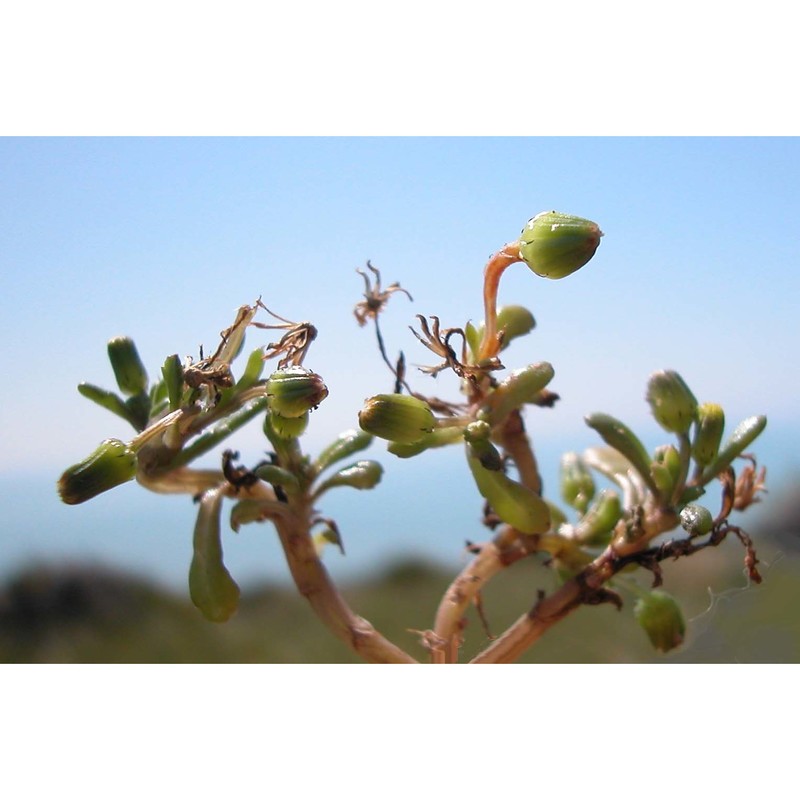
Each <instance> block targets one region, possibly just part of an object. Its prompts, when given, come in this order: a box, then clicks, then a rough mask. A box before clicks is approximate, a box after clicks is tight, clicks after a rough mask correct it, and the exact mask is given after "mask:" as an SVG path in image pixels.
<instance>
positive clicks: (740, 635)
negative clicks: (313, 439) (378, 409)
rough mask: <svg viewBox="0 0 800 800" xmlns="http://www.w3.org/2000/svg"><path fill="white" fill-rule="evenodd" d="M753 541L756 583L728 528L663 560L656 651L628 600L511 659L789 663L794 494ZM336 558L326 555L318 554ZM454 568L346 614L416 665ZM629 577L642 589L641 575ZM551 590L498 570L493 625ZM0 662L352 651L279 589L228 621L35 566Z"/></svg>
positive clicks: (795, 651) (405, 583)
mask: <svg viewBox="0 0 800 800" xmlns="http://www.w3.org/2000/svg"><path fill="white" fill-rule="evenodd" d="M754 534H755V535H754V540H755V543H756V546H757V550H758V555H759V558H760V560H761V564H760V568H761V572H762V575H763V577H764V582H763V583H762V584H761V585H760V586H757V585H748V583H747V579H746V577H745V575H744V572H743V568H742V558H743V555H744V552H743V550H742V548H741V546H740V545H739V543H738V542H737V541H736V539H735V538H734V537H730V538H729V540H727V541H726V542H724V543H723V544H722V545H721V546H720V547H718V548H709V549H708V550H705V551H703V552H701V553H698V554H696V555H694V556H692V557H690V558H684V559H681V560H680V561H678V562H673V563H665V564H664V565H663V566H664V578H665V586H664V588H665V589H667V590H668V591H669V592H670V593H672V594H673V595H674V596H676V597H677V598H678V600H679V601H680V603H681V606H682V607H683V610H684V614H685V616H686V619H687V622H688V626H687V628H688V630H687V638H686V642H685V643H684V645H683V646H682V647H681V648H679V649H678V650H675V651H673V652H671V653H669V654H667V655H660V654H658V653H656V652H655V651H654V650H653V649H652V648H651V647H650V645H649V643H648V640H647V637H646V635H645V633H644V632H643V631H642V630H641V629H640V628H639V627H638V626H637V625H636V623H635V622H634V620H633V615H632V608H633V597H632V596H631V595H630V593H628V592H626V591H624V588H623V586H622V585H616V587H615V588H617V589H618V590H620V592H621V594H622V596H623V598H624V600H625V605H624V607H623V609H622V610H621V611H617V610H616V609H615V608H614V607H613V606H611V605H604V606H594V607H583V608H580V609H578V610H577V611H576V612H575V613H573V614H572V615H571V616H570V617H568V618H567V619H565V620H564V621H562V622H561V623H559V624H558V625H556V626H555V627H554V628H552V629H551V630H550V631H549V632H548V633H547V634H546V635H545V636H544V637H543V638H542V639H541V640H540V641H539V642H538V643H537V644H536V646H535V647H533V648H532V649H531V650H529V651H528V653H526V654H525V656H524V658H523V659H522V661H523V662H528V663H536V662H538V663H544V662H549V663H644V662H672V663H675V662H679V663H729V662H748V663H776V662H783V663H787V662H791V663H795V662H798V661H800V607H799V605H800V604H798V599H800V592H798V587H799V586H800V503H798V502H797V498H796V497H795V498H789V499H786V500H784V501H783V503H782V504H781V507H780V509H778V510H777V511H776V513H775V514H774V516H773V518H772V519H771V521H769V522H768V523H766V524H762V525H760V526H759V530H758V531H755V532H754ZM336 556H337V554H336V553H335V552H334V551H333V550H331V553H330V554H329V557H336ZM452 577H453V573H448V572H446V571H445V570H443V569H441V568H439V567H437V566H433V565H429V564H426V563H423V562H418V561H414V560H409V561H407V562H404V563H398V564H396V565H394V566H392V567H391V568H390V569H388V570H386V571H385V572H384V573H383V574H382V575H380V576H378V577H377V578H376V579H375V580H372V581H369V582H363V583H357V584H352V585H348V586H345V587H344V589H343V593H344V595H345V596H346V598H347V600H348V601H349V602H350V604H351V605H352V607H353V608H354V609H355V610H356V612H357V613H359V614H362V615H363V616H365V617H366V618H367V619H369V620H370V621H371V622H372V623H373V624H374V625H375V626H376V627H377V628H378V630H380V631H381V632H382V633H384V634H385V635H386V636H388V637H389V638H391V639H392V640H393V641H395V642H397V643H398V644H400V645H401V646H404V647H406V648H407V649H408V650H409V652H411V653H412V654H413V655H414V656H415V657H417V658H419V659H422V660H424V659H425V658H426V655H425V651H424V650H423V648H422V647H421V645H420V644H419V635H418V634H417V633H414V632H413V631H422V630H425V629H427V628H430V627H431V626H432V624H433V618H434V614H435V611H436V607H437V604H438V602H439V600H440V598H441V596H442V594H443V593H444V591H445V589H446V588H447V586H448V584H449V582H450V580H451V579H452ZM635 579H636V580H637V581H638V582H639V583H640V584H642V585H646V584H647V583H648V582H649V581H648V576H647V574H645V573H643V572H641V571H639V572H637V574H636V576H635ZM552 587H553V576H552V573H551V571H550V570H548V569H546V568H545V567H544V566H543V565H542V564H541V563H538V562H536V561H535V560H533V559H528V560H527V561H526V562H521V563H519V564H516V565H515V566H513V567H512V568H510V569H509V570H507V571H506V573H505V574H503V575H501V576H498V577H497V578H495V579H494V580H493V581H492V582H491V583H490V584H489V586H488V587H487V589H486V591H485V593H484V596H483V606H484V611H485V616H486V619H487V621H488V625H489V627H490V630H491V632H492V633H495V634H499V633H500V632H502V630H503V629H504V627H505V626H506V625H508V624H509V623H510V622H512V621H513V620H514V619H516V618H517V617H518V616H520V615H521V614H522V613H524V612H525V611H526V610H527V609H529V608H530V607H531V605H532V604H533V602H534V601H535V599H536V593H537V591H538V590H540V589H541V590H545V591H549V590H550V589H551V588H552ZM486 643H487V633H486V631H485V630H484V627H483V625H482V623H481V621H480V618H479V616H478V615H477V613H476V612H475V610H474V609H473V610H471V612H470V614H469V616H468V625H467V628H466V629H465V644H464V647H463V649H462V656H463V659H464V660H466V659H468V658H469V657H471V656H472V655H474V654H475V653H477V652H478V651H479V650H480V649H481V648H482V647H484V646H485V645H486ZM0 661H3V662H17V663H33V662H50V663H349V662H357V661H358V659H357V658H356V657H355V656H353V655H352V654H351V653H350V651H349V649H348V648H347V647H346V646H345V645H343V644H341V643H340V642H339V641H337V640H336V639H335V638H334V637H333V636H332V635H331V634H329V633H328V631H327V630H326V629H325V628H324V627H323V625H322V623H320V622H319V621H318V620H317V619H316V617H315V616H314V615H313V613H312V612H311V610H310V608H309V607H308V606H307V604H306V602H305V600H303V598H302V597H300V596H299V595H297V593H296V592H294V591H293V590H292V589H289V588H283V587H280V588H276V587H269V586H264V587H253V586H251V587H247V586H245V587H243V591H242V603H241V607H240V609H239V611H238V613H237V614H236V616H235V617H234V618H233V619H232V620H230V621H229V622H227V623H223V624H215V623H211V622H206V621H205V620H204V619H203V618H202V617H201V615H200V614H199V612H198V611H197V610H196V609H195V608H194V607H193V606H192V605H191V603H190V602H189V599H188V590H187V592H186V594H185V595H179V594H174V593H170V592H167V591H165V590H163V589H162V588H160V587H158V586H155V585H153V584H151V583H149V582H148V581H147V580H146V579H143V578H138V577H135V576H129V575H122V574H115V573H112V572H109V571H107V570H102V569H93V568H91V567H81V568H77V567H72V568H62V569H53V568H45V567H42V568H33V569H29V570H27V571H25V572H24V573H21V574H19V575H17V576H15V577H14V578H13V579H11V580H10V581H9V582H8V583H7V584H6V585H5V586H3V587H1V588H0Z"/></svg>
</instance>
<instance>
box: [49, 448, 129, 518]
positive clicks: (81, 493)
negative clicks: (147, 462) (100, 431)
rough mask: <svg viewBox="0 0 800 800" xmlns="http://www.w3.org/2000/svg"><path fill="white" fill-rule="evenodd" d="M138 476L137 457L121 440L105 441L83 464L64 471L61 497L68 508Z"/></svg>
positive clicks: (81, 462)
mask: <svg viewBox="0 0 800 800" xmlns="http://www.w3.org/2000/svg"><path fill="white" fill-rule="evenodd" d="M135 475H136V454H135V453H134V452H133V450H131V449H130V448H129V447H128V445H127V444H125V442H121V441H120V440H119V439H106V440H105V441H103V442H102V443H101V444H100V446H99V447H98V448H97V449H96V450H95V451H94V452H93V453H92V454H91V455H90V456H88V458H85V459H84V460H83V461H80V462H79V463H77V464H74V465H73V466H71V467H70V468H69V469H67V470H65V471H64V474H63V475H62V476H61V477H60V478H59V480H58V494H59V496H60V497H61V499H62V500H63V501H64V502H65V503H67V504H68V505H77V504H78V503H84V502H86V501H87V500H91V499H92V498H93V497H96V496H97V495H98V494H101V493H102V492H106V491H108V490H109V489H113V488H114V487H115V486H119V485H120V484H122V483H127V482H128V481H130V480H133V478H134V477H135Z"/></svg>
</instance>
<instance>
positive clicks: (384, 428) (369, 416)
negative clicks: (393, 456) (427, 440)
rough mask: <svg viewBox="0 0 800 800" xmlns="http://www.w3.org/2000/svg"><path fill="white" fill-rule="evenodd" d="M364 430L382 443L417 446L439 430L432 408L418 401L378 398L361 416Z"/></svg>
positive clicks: (397, 396)
mask: <svg viewBox="0 0 800 800" xmlns="http://www.w3.org/2000/svg"><path fill="white" fill-rule="evenodd" d="M358 424H359V425H360V426H361V429H362V430H364V431H366V432H367V433H371V434H372V435H373V436H378V437H379V438H381V439H388V440H389V441H390V442H400V443H401V444H414V443H415V442H418V441H420V440H421V439H422V438H424V436H425V435H426V434H427V433H430V432H431V431H432V430H433V429H434V428H435V427H436V418H435V417H434V416H433V411H431V409H430V406H429V405H428V404H427V403H426V402H425V401H424V400H420V399H419V398H417V397H411V396H410V395H402V394H378V395H375V396H374V397H370V398H369V399H368V400H367V401H366V402H365V403H364V407H363V408H362V409H361V411H359V412H358Z"/></svg>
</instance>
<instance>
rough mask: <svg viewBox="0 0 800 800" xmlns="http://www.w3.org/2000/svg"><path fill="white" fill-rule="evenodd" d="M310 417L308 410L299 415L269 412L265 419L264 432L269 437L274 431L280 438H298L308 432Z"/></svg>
mask: <svg viewBox="0 0 800 800" xmlns="http://www.w3.org/2000/svg"><path fill="white" fill-rule="evenodd" d="M308 418H309V412H308V411H306V412H304V413H303V414H301V415H300V416H299V417H284V416H283V415H282V414H277V413H275V412H274V411H273V412H272V413H270V414H267V417H266V419H265V420H264V432H265V433H266V435H267V437H268V438H269V436H270V433H272V434H274V435H275V436H277V437H278V438H279V439H296V438H297V437H298V436H302V435H303V434H304V433H305V432H306V428H307V427H308Z"/></svg>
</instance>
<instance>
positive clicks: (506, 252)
mask: <svg viewBox="0 0 800 800" xmlns="http://www.w3.org/2000/svg"><path fill="white" fill-rule="evenodd" d="M517 261H522V258H521V256H520V254H519V242H510V243H509V244H507V245H506V246H505V247H504V248H503V249H502V250H500V251H499V252H498V253H495V254H494V255H493V256H492V257H491V258H490V259H489V261H488V263H487V264H486V267H485V269H484V271H483V310H484V326H485V327H484V333H483V342H481V347H480V352H479V355H478V358H479V360H483V359H485V358H492V357H494V356H496V355H497V353H498V351H499V349H500V345H499V342H498V341H497V290H498V288H499V286H500V276H501V275H502V274H503V272H505V270H506V269H507V268H508V267H510V266H511V265H512V264H516V263H517Z"/></svg>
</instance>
